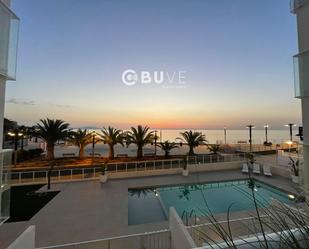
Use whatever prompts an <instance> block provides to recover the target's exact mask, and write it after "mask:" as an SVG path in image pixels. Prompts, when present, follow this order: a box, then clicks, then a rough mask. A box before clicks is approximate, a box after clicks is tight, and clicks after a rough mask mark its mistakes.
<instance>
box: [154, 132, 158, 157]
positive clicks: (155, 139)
mask: <svg viewBox="0 0 309 249" xmlns="http://www.w3.org/2000/svg"><path fill="white" fill-rule="evenodd" d="M157 132H158V131H157V130H155V131H154V133H155V136H154V147H155V157H156V156H157V139H158V137H157Z"/></svg>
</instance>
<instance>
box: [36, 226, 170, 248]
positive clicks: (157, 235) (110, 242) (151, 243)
mask: <svg viewBox="0 0 309 249" xmlns="http://www.w3.org/2000/svg"><path fill="white" fill-rule="evenodd" d="M92 248H100V249H123V248H126V249H170V248H171V232H170V230H160V231H154V232H147V233H140V234H132V235H126V236H119V237H112V238H107V239H100V240H92V241H85V242H79V243H71V244H64V245H57V246H49V247H41V248H37V249H92Z"/></svg>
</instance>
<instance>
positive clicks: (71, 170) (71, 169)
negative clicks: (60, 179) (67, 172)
mask: <svg viewBox="0 0 309 249" xmlns="http://www.w3.org/2000/svg"><path fill="white" fill-rule="evenodd" d="M72 179H73V169H71V180H72Z"/></svg>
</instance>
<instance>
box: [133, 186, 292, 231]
mask: <svg viewBox="0 0 309 249" xmlns="http://www.w3.org/2000/svg"><path fill="white" fill-rule="evenodd" d="M254 182H255V187H254V191H255V196H256V199H257V200H258V203H259V206H260V207H263V206H268V205H269V202H270V200H271V199H272V198H273V199H277V200H279V201H281V202H283V203H287V204H289V203H292V202H293V201H292V200H291V199H290V198H289V196H288V194H287V193H285V192H283V191H280V190H278V189H276V188H274V187H271V186H269V185H266V184H264V183H262V182H260V181H257V180H255V181H254ZM170 207H175V209H176V211H177V213H178V214H179V216H182V215H183V214H184V213H188V214H190V213H194V214H196V215H197V216H205V215H207V214H209V212H211V213H213V214H219V213H226V212H227V211H228V208H229V207H231V208H230V210H231V212H236V211H245V210H253V209H254V204H253V201H252V194H251V189H250V188H249V185H248V180H238V181H226V182H214V183H203V184H190V185H177V186H164V187H156V188H144V189H129V190H128V223H129V225H134V224H143V223H151V222H159V221H164V220H167V214H168V210H169V208H170Z"/></svg>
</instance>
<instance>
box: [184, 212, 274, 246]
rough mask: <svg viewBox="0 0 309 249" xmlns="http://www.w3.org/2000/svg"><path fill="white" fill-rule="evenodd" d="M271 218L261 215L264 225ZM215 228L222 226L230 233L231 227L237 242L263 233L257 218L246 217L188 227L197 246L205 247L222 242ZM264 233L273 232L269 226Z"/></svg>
mask: <svg viewBox="0 0 309 249" xmlns="http://www.w3.org/2000/svg"><path fill="white" fill-rule="evenodd" d="M269 219H270V218H269V216H267V215H261V220H262V222H263V224H266V223H268V222H269ZM215 226H220V227H221V228H222V229H224V231H228V229H229V227H230V229H231V231H232V234H233V238H234V239H235V240H236V239H238V238H240V237H241V238H248V237H251V236H252V235H257V234H259V233H261V230H260V229H261V228H260V225H259V223H258V219H257V217H245V218H239V219H231V220H229V222H228V221H226V220H225V221H219V222H216V223H212V222H209V223H204V224H198V225H192V226H187V229H188V231H189V234H190V235H191V237H192V239H193V240H194V242H195V243H196V245H197V246H203V245H205V244H208V243H209V244H212V241H220V239H221V238H218V234H217V232H216V231H217V230H216V228H215ZM263 228H264V232H266V233H267V232H271V229H270V228H268V226H265V225H264V226H263Z"/></svg>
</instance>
